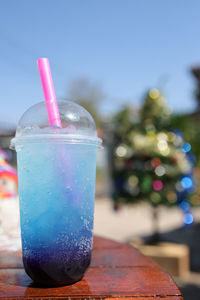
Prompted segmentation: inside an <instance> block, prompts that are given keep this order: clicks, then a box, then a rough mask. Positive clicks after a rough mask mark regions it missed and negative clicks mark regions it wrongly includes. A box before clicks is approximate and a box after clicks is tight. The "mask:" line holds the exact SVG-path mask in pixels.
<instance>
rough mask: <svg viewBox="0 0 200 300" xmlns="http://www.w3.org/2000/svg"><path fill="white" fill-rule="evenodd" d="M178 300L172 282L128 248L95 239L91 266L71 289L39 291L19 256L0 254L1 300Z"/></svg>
mask: <svg viewBox="0 0 200 300" xmlns="http://www.w3.org/2000/svg"><path fill="white" fill-rule="evenodd" d="M119 297H120V299H121V300H122V299H126V300H128V299H135V300H150V299H151V300H152V299H154V300H156V299H160V298H161V299H162V300H167V299H168V300H180V299H182V300H183V298H182V296H181V293H180V291H179V289H178V287H177V286H176V284H175V283H174V281H173V280H172V278H171V277H170V276H169V275H168V274H167V273H166V272H164V271H163V270H162V269H161V268H160V267H159V266H158V265H156V264H155V263H154V262H153V261H152V260H150V259H149V258H147V257H145V256H144V255H142V254H141V253H140V252H139V251H138V250H136V249H134V248H132V247H131V246H129V245H126V244H122V243H118V242H114V241H111V240H108V239H104V238H100V237H95V238H94V250H93V257H92V262H91V266H90V268H89V270H88V272H87V273H86V275H85V276H84V278H83V279H82V280H81V281H79V282H77V283H75V284H73V285H70V286H63V287H54V288H38V287H36V286H34V285H33V283H32V281H31V279H30V278H29V277H28V276H27V275H26V273H25V271H24V269H23V265H22V261H21V257H20V254H19V253H17V254H13V253H11V252H10V253H9V252H0V299H110V298H112V300H114V299H119Z"/></svg>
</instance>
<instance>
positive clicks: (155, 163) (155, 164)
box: [151, 157, 161, 168]
mask: <svg viewBox="0 0 200 300" xmlns="http://www.w3.org/2000/svg"><path fill="white" fill-rule="evenodd" d="M151 165H152V167H153V168H156V167H158V166H160V165H161V160H160V159H159V158H157V157H155V158H153V159H152V160H151Z"/></svg>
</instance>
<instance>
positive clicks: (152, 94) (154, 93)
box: [149, 88, 160, 99]
mask: <svg viewBox="0 0 200 300" xmlns="http://www.w3.org/2000/svg"><path fill="white" fill-rule="evenodd" d="M149 96H150V97H151V98H152V99H156V98H158V97H159V96H160V92H159V90H158V89H155V88H154V89H151V90H150V92H149Z"/></svg>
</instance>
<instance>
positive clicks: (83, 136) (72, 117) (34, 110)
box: [11, 100, 102, 149]
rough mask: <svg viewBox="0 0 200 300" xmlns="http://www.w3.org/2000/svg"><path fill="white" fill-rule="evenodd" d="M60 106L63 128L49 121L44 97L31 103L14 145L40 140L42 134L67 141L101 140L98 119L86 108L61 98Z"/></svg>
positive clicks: (19, 124)
mask: <svg viewBox="0 0 200 300" xmlns="http://www.w3.org/2000/svg"><path fill="white" fill-rule="evenodd" d="M58 109H59V113H60V119H61V123H62V128H59V127H57V126H54V125H53V126H52V125H51V126H50V125H49V120H48V115H47V110H46V104H45V102H44V101H43V102H40V103H37V104H35V105H33V106H31V107H30V108H29V109H28V110H27V111H26V112H25V113H24V114H23V115H22V117H21V119H20V120H19V123H18V126H17V130H16V135H15V138H13V139H12V140H11V148H12V149H15V145H16V144H23V143H26V142H28V143H30V142H36V141H37V142H38V139H41V138H46V140H49V138H50V139H51V138H54V139H58V140H61V139H62V141H66V142H67V143H81V144H85V143H86V144H94V145H95V144H96V145H97V146H99V145H100V144H101V142H102V141H101V139H100V138H98V137H97V130H96V125H95V122H94V120H93V118H92V116H91V115H90V113H89V112H88V111H87V110H86V109H84V108H83V107H82V106H80V105H79V104H77V103H74V102H71V101H68V100H63V101H58Z"/></svg>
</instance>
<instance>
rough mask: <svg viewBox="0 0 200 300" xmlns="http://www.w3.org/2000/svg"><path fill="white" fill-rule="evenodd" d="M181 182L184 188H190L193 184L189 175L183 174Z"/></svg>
mask: <svg viewBox="0 0 200 300" xmlns="http://www.w3.org/2000/svg"><path fill="white" fill-rule="evenodd" d="M181 184H182V186H183V188H184V189H190V188H191V187H192V185H193V182H192V178H191V177H189V176H185V177H183V178H182V179H181Z"/></svg>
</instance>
